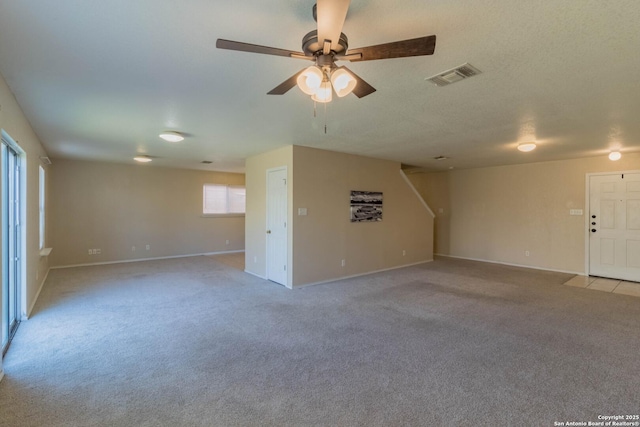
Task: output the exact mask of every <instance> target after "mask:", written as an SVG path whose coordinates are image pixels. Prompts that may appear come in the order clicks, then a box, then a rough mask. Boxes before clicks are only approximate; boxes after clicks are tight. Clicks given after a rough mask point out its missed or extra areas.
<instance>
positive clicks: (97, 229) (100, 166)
mask: <svg viewBox="0 0 640 427" xmlns="http://www.w3.org/2000/svg"><path fill="white" fill-rule="evenodd" d="M50 181H51V190H52V191H51V197H50V199H51V200H52V203H51V209H50V212H51V215H50V218H51V227H50V236H51V241H52V245H53V252H52V254H51V263H52V265H53V266H67V265H77V264H88V263H100V262H112V261H124V260H133V259H145V258H156V257H167V256H180V255H190V254H200V253H210V252H227V251H239V250H243V249H244V240H245V239H244V217H243V216H229V217H204V216H203V215H202V191H203V190H202V187H203V185H204V184H211V183H213V184H229V185H243V184H244V181H245V180H244V175H243V174H232V173H223V172H208V171H200V170H184V169H171V168H163V167H154V166H152V165H149V164H144V165H143V164H132V165H128V164H116V163H104V162H90V161H80V160H63V159H54V160H53V165H52V167H51V173H50ZM227 240H228V241H229V243H228V244H227V243H226V241H227ZM147 245H149V249H146V247H147ZM134 247H135V250H133V248H134ZM89 249H100V254H97V255H89V254H88V250H89Z"/></svg>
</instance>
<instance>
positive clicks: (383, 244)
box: [293, 146, 433, 286]
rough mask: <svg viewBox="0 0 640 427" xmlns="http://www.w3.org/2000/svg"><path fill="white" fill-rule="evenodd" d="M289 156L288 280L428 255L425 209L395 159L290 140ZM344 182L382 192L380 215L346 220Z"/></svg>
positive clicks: (334, 275)
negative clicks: (359, 220) (290, 226)
mask: <svg viewBox="0 0 640 427" xmlns="http://www.w3.org/2000/svg"><path fill="white" fill-rule="evenodd" d="M293 163H294V173H293V214H294V217H293V266H294V268H293V284H294V286H295V285H302V284H307V283H316V282H322V281H327V280H333V279H338V278H340V277H346V276H353V275H358V274H363V273H367V272H372V271H377V270H383V269H389V268H394V267H399V266H402V265H409V264H414V263H418V262H424V261H430V260H432V259H433V249H432V248H433V217H432V216H431V214H430V213H429V211H428V210H427V208H426V207H425V206H424V205H422V202H421V201H420V199H419V198H418V197H417V196H416V195H415V194H414V192H413V190H412V189H411V187H410V186H409V185H408V184H407V182H405V180H404V179H403V178H402V176H401V174H400V163H397V162H392V161H388V160H379V159H373V158H368V157H362V156H356V155H350V154H343V153H336V152H332V151H325V150H317V149H313V148H307V147H297V146H296V147H294V150H293ZM351 190H361V191H381V192H382V193H383V219H382V221H381V222H362V223H352V222H351V221H350V219H349V215H350V213H349V197H350V194H351ZM298 208H307V215H306V216H299V215H297V212H298ZM403 251H405V254H406V255H403ZM343 259H344V260H345V262H346V265H345V266H344V267H342V264H341V261H342V260H343Z"/></svg>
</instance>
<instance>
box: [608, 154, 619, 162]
mask: <svg viewBox="0 0 640 427" xmlns="http://www.w3.org/2000/svg"><path fill="white" fill-rule="evenodd" d="M621 158H622V154H620V152H619V151H612V152H610V153H609V160H613V161H614V162H615V161H616V160H620V159H621Z"/></svg>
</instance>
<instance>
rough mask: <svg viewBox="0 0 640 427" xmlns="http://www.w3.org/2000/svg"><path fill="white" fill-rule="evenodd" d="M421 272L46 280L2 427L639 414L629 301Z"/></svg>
mask: <svg viewBox="0 0 640 427" xmlns="http://www.w3.org/2000/svg"><path fill="white" fill-rule="evenodd" d="M570 278H571V275H566V274H559V273H550V272H544V271H536V270H528V269H522V268H515V267H507V266H499V265H492V264H484V263H477V262H471V261H462V260H453V259H438V260H436V261H435V262H432V263H428V264H424V265H420V266H414V267H410V268H405V269H400V270H395V271H389V272H385V273H380V274H375V275H370V276H364V277H360V278H354V279H349V280H344V281H338V282H335V283H330V284H324V285H318V286H311V287H306V288H302V289H296V290H293V291H291V290H287V289H285V288H284V287H282V286H279V285H275V284H271V283H269V282H265V281H263V280H260V279H258V278H255V277H253V276H250V275H247V274H245V273H243V272H241V271H240V270H238V269H237V268H235V267H233V266H231V265H229V263H228V262H227V263H224V262H220V261H218V260H216V259H215V258H211V257H193V258H183V259H174V260H162V261H147V262H139V263H128V264H118V265H108V266H93V267H79V268H73V269H63V270H52V271H51V273H50V275H49V278H48V279H47V283H46V285H45V287H44V289H43V291H42V294H41V296H40V299H39V300H38V303H37V305H36V308H35V310H34V313H33V316H32V318H31V319H30V320H29V321H27V322H23V324H22V325H21V326H20V329H19V330H18V333H17V334H16V337H15V339H14V341H13V343H12V345H11V348H10V349H9V352H8V353H7V355H6V357H5V360H4V369H5V378H4V380H3V381H2V382H0V425H2V426H258V425H260V426H307V425H308V426H312V425H313V426H316V425H317V426H334V425H335V426H353V425H360V426H440V425H444V426H465V425H469V426H485V425H487V426H505V425H513V426H516V425H518V426H520V425H526V426H529V425H536V426H537V425H539V426H552V425H554V422H567V421H585V422H586V421H598V415H617V414H638V413H639V412H640V405H639V404H638V402H640V387H639V384H640V383H639V380H638V378H640V338H639V336H640V334H639V332H640V299H638V298H636V297H631V296H626V295H617V294H612V293H603V292H593V291H590V290H588V289H580V288H574V287H570V286H561V284H562V283H565V282H566V281H567V280H568V279H570Z"/></svg>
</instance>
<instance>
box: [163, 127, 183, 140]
mask: <svg viewBox="0 0 640 427" xmlns="http://www.w3.org/2000/svg"><path fill="white" fill-rule="evenodd" d="M159 136H160V138H162V139H164V140H165V141H167V142H180V141H182V140H184V136H182V134H181V133H179V132H175V131H172V130H167V131H164V132H162V133H161V134H160V135H159Z"/></svg>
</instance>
